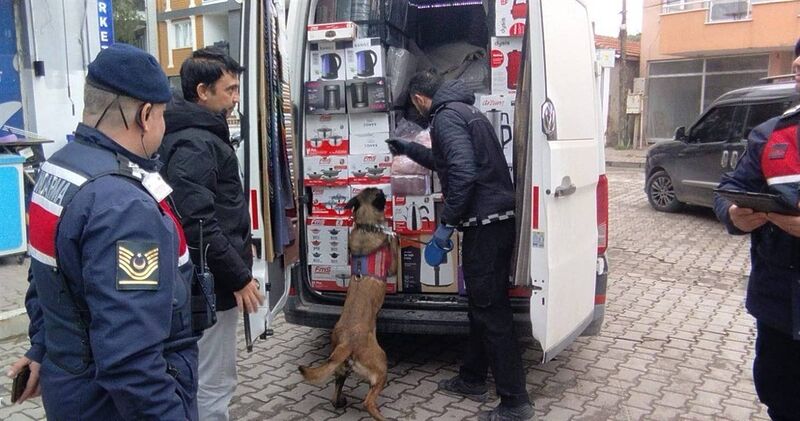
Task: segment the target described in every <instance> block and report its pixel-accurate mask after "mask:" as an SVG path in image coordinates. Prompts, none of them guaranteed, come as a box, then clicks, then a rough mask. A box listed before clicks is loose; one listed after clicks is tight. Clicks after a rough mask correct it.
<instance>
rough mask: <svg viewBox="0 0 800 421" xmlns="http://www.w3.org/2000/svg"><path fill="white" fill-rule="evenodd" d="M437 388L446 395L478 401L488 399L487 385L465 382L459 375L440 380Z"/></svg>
mask: <svg viewBox="0 0 800 421" xmlns="http://www.w3.org/2000/svg"><path fill="white" fill-rule="evenodd" d="M439 390H440V391H442V392H444V393H445V394H448V395H452V396H458V397H466V398H469V399H472V400H474V401H478V402H485V401H486V400H488V399H489V387H488V386H486V383H467V382H465V381H464V380H463V379H462V378H461V376H455V377H453V378H451V379H446V380H440V381H439Z"/></svg>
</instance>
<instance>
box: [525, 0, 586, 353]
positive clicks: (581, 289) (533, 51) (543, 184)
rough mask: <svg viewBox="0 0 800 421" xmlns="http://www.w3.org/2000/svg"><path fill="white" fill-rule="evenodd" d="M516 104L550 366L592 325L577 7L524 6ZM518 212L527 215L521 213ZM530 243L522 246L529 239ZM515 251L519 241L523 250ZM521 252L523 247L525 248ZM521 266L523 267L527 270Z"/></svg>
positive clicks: (534, 312) (555, 3)
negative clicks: (522, 122) (523, 112)
mask: <svg viewBox="0 0 800 421" xmlns="http://www.w3.org/2000/svg"><path fill="white" fill-rule="evenodd" d="M528 13H529V15H528V34H527V38H526V39H527V45H526V48H525V49H526V54H525V56H526V57H525V58H524V64H523V65H524V66H525V67H524V69H523V71H522V72H521V73H523V74H524V75H526V76H523V77H525V78H527V80H524V81H523V83H522V86H523V90H522V91H521V92H518V95H522V96H525V98H522V99H521V100H518V104H520V103H522V104H525V105H524V106H527V107H528V108H527V109H528V110H529V113H530V114H529V115H530V116H531V117H532V118H530V122H529V124H528V127H527V135H528V141H529V143H528V145H530V147H528V148H527V149H528V151H527V153H526V154H525V155H527V157H526V158H527V166H529V168H526V172H527V174H530V176H529V178H526V181H525V182H526V183H531V182H532V185H530V186H525V190H529V191H530V196H529V198H530V200H531V202H530V206H528V207H527V209H529V210H530V214H529V215H530V218H528V215H525V216H524V217H523V218H522V220H523V221H525V223H526V224H527V223H529V224H530V225H528V226H523V227H522V229H523V230H527V229H530V237H529V244H530V248H529V250H530V255H529V256H528V257H529V258H530V260H529V267H530V269H529V272H528V273H529V274H530V284H531V286H532V287H533V295H532V297H531V322H532V325H533V336H534V337H535V338H536V339H537V340H538V341H539V343H540V344H541V345H542V349H543V350H544V355H543V361H545V362H546V361H549V360H550V359H552V358H553V357H554V356H555V355H556V354H558V353H559V352H561V351H562V350H563V349H564V348H566V347H567V346H568V345H569V344H570V343H572V341H573V340H574V339H575V338H576V337H578V336H579V335H580V334H581V332H583V330H584V329H585V328H586V327H587V326H588V325H589V324H590V323H591V321H592V316H593V311H594V293H595V291H594V290H595V280H596V265H597V263H596V262H597V238H598V237H597V233H598V230H597V195H596V189H597V183H598V179H599V175H600V168H599V154H600V150H599V147H600V146H599V142H601V139H600V133H599V127H600V126H599V124H598V121H599V120H598V118H599V102H598V101H599V95H598V93H597V89H596V86H595V77H594V71H595V69H594V63H595V58H594V43H593V36H592V30H591V24H590V22H589V17H588V13H587V10H586V7H585V6H584V5H583V3H582V2H581V1H579V0H539V1H535V2H531V7H530V8H529V12H528ZM523 209H525V207H523ZM527 237H528V236H527V235H524V233H523V235H522V236H521V237H520V238H524V239H527ZM521 241H522V240H521ZM522 247H524V245H523V246H522ZM527 264H528V263H527V262H526V265H527Z"/></svg>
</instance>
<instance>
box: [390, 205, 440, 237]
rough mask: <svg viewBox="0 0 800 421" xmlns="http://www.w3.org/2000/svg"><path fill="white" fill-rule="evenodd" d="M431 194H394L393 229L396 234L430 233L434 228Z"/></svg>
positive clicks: (434, 219) (434, 220)
mask: <svg viewBox="0 0 800 421" xmlns="http://www.w3.org/2000/svg"><path fill="white" fill-rule="evenodd" d="M435 215H436V213H435V209H434V202H433V197H432V196H395V197H394V230H395V231H397V233H398V234H430V233H433V232H434V231H435V230H436V216H435Z"/></svg>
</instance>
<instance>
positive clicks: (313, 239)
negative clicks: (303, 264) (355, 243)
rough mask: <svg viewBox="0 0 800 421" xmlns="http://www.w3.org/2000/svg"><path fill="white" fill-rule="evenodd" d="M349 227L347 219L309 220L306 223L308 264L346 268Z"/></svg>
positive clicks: (349, 223)
mask: <svg viewBox="0 0 800 421" xmlns="http://www.w3.org/2000/svg"><path fill="white" fill-rule="evenodd" d="M350 225H351V222H350V220H349V219H333V218H309V219H308V220H307V221H306V234H307V235H308V263H309V264H312V265H333V266H347V264H348V256H347V253H348V243H347V238H348V235H349V234H350V229H349V228H350Z"/></svg>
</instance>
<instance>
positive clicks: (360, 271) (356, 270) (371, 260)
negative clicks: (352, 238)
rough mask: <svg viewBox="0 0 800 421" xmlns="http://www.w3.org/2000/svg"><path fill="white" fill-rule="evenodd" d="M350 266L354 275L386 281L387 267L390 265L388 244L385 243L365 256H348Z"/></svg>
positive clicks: (390, 257) (390, 253)
mask: <svg viewBox="0 0 800 421" xmlns="http://www.w3.org/2000/svg"><path fill="white" fill-rule="evenodd" d="M350 267H351V268H352V271H353V275H355V276H370V277H373V278H377V279H380V280H381V281H384V282H386V278H387V277H388V276H389V268H391V267H392V252H391V250H390V249H389V245H388V244H386V245H384V246H382V247H381V248H379V249H377V250H375V251H374V252H372V253H370V254H368V255H366V256H350Z"/></svg>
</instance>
